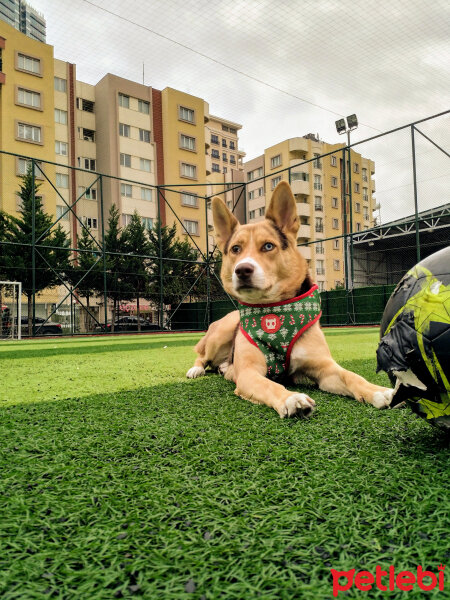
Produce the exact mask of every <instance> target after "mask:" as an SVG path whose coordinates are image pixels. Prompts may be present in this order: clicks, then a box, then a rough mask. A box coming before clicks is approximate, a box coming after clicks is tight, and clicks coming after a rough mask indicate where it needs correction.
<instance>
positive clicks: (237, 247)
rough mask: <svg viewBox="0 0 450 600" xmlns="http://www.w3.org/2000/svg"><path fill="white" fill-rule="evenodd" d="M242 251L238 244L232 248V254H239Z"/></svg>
mask: <svg viewBox="0 0 450 600" xmlns="http://www.w3.org/2000/svg"><path fill="white" fill-rule="evenodd" d="M240 251H241V247H240V246H238V245H237V244H236V245H235V246H231V252H232V253H233V254H239V252H240Z"/></svg>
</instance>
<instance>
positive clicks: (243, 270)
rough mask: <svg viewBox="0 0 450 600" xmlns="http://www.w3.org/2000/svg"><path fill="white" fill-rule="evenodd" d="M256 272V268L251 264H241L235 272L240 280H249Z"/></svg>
mask: <svg viewBox="0 0 450 600" xmlns="http://www.w3.org/2000/svg"><path fill="white" fill-rule="evenodd" d="M254 271H255V267H254V266H253V265H252V264H251V263H241V264H240V265H238V266H237V267H236V268H235V270H234V272H235V273H236V275H237V276H238V277H239V279H249V277H251V276H252V275H253V273H254Z"/></svg>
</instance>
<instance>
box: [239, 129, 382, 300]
mask: <svg viewBox="0 0 450 600" xmlns="http://www.w3.org/2000/svg"><path fill="white" fill-rule="evenodd" d="M343 147H344V144H328V143H326V142H323V141H321V140H319V139H318V137H316V136H314V135H313V134H308V135H306V136H304V137H296V138H291V139H288V140H284V141H282V142H280V143H278V144H275V145H274V146H271V147H270V148H267V149H266V150H265V151H264V154H263V155H261V156H259V157H257V158H254V159H253V160H251V161H248V162H246V163H245V164H244V174H245V179H246V182H247V201H248V221H249V222H250V223H251V222H257V221H258V220H261V219H263V218H264V214H265V209H266V207H267V206H268V203H269V202H270V199H271V197H272V192H273V190H274V189H275V187H276V186H277V185H278V183H279V182H280V181H282V180H284V181H288V182H289V183H290V185H291V187H292V192H293V194H294V196H295V199H296V202H297V214H298V216H299V219H300V228H299V232H298V238H297V243H298V244H299V247H300V251H301V252H302V254H303V255H304V256H305V258H306V260H307V261H308V264H309V267H310V269H311V272H312V274H313V277H314V278H315V280H316V281H317V283H318V285H319V288H320V289H321V290H327V289H334V288H335V287H337V286H341V285H343V284H344V249H343V239H342V238H339V237H338V236H341V235H342V234H343V233H344V205H343V195H342V194H343V192H342V187H343V178H342V175H343V164H344V161H343V153H342V148H343ZM328 153H332V154H330V155H328V156H325V157H323V158H320V157H321V156H322V155H323V154H328ZM302 161H308V162H306V163H304V164H301V163H302ZM347 170H348V166H347ZM347 172H348V171H347ZM374 173H375V164H374V162H373V161H371V160H370V159H367V158H365V157H363V156H361V155H360V154H358V153H357V152H355V151H354V150H351V186H352V188H351V189H352V207H351V209H352V213H353V215H352V225H353V227H352V228H353V231H362V230H364V229H369V228H370V227H372V226H373V224H374V222H373V217H372V213H373V209H374V206H375V198H374V192H375V183H374V181H373V179H372V177H373V175H374ZM261 178H262V179H261ZM347 179H348V177H347ZM349 213H350V205H349V202H348V201H347V215H348V216H347V232H349V231H350V217H349ZM329 238H335V239H329ZM311 242H315V243H311Z"/></svg>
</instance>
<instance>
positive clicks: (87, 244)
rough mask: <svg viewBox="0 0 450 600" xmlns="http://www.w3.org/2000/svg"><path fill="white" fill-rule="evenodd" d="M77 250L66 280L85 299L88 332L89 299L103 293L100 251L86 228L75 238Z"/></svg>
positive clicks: (89, 322) (89, 317)
mask: <svg viewBox="0 0 450 600" xmlns="http://www.w3.org/2000/svg"><path fill="white" fill-rule="evenodd" d="M77 248H78V252H77V255H76V258H74V259H73V261H72V267H71V269H70V272H69V273H68V275H67V279H68V281H69V282H70V284H71V285H72V286H73V287H74V288H76V289H77V292H78V294H79V296H81V297H83V298H86V310H85V313H84V314H85V328H86V330H87V331H89V330H90V326H91V323H92V320H91V312H90V299H91V298H92V297H93V296H95V295H96V294H97V293H101V292H102V291H103V270H102V268H103V261H102V260H100V261H98V258H99V254H100V252H101V251H100V249H99V247H98V245H97V244H96V243H95V242H94V240H93V238H92V235H91V234H90V233H89V228H88V227H86V226H83V227H82V229H81V236H80V235H78V236H77ZM80 280H81V283H80Z"/></svg>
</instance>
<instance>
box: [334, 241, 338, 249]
mask: <svg viewBox="0 0 450 600" xmlns="http://www.w3.org/2000/svg"><path fill="white" fill-rule="evenodd" d="M333 250H339V240H333Z"/></svg>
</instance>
